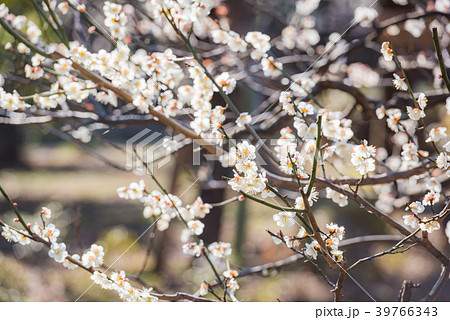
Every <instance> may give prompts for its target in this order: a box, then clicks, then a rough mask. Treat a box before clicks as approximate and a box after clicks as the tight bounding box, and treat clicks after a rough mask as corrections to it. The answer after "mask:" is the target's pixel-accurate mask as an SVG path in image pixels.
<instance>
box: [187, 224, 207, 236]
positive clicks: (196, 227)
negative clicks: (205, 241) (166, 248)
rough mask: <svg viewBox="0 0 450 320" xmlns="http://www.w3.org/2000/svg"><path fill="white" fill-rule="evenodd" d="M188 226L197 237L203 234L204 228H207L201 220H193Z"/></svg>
mask: <svg viewBox="0 0 450 320" xmlns="http://www.w3.org/2000/svg"><path fill="white" fill-rule="evenodd" d="M187 225H188V228H189V230H190V231H191V233H192V234H195V235H197V236H199V235H201V234H202V233H203V228H204V227H205V225H204V223H202V222H201V221H199V220H191V221H189V222H188V223H187Z"/></svg>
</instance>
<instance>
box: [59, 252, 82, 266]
mask: <svg viewBox="0 0 450 320" xmlns="http://www.w3.org/2000/svg"><path fill="white" fill-rule="evenodd" d="M71 258H72V259H73V260H75V261H78V262H80V256H79V255H78V254H73V255H72V256H71ZM80 263H81V262H80ZM63 266H64V267H66V268H67V269H69V270H73V269H76V268H78V265H76V264H75V263H73V262H72V261H70V260H69V259H67V257H66V259H65V260H64V261H63Z"/></svg>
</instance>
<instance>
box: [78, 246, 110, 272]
mask: <svg viewBox="0 0 450 320" xmlns="http://www.w3.org/2000/svg"><path fill="white" fill-rule="evenodd" d="M104 256H105V253H104V252H103V247H102V246H99V245H96V244H93V245H91V248H90V249H89V250H88V251H87V252H86V253H84V254H83V256H82V258H81V261H82V263H83V265H84V266H85V267H86V268H90V267H94V268H97V267H100V266H102V265H103V257H104Z"/></svg>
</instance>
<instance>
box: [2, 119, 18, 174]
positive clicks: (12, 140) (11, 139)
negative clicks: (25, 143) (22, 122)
mask: <svg viewBox="0 0 450 320" xmlns="http://www.w3.org/2000/svg"><path fill="white" fill-rule="evenodd" d="M21 144H22V137H21V134H20V128H19V127H17V126H13V125H3V124H2V125H0V168H8V167H17V166H19V165H21V161H20V146H21Z"/></svg>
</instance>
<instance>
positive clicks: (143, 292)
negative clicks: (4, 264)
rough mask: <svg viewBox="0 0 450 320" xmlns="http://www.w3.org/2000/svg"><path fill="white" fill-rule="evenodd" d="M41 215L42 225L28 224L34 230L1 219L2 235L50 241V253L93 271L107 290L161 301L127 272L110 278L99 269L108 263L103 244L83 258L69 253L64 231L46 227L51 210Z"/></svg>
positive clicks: (71, 265) (130, 298) (66, 264)
mask: <svg viewBox="0 0 450 320" xmlns="http://www.w3.org/2000/svg"><path fill="white" fill-rule="evenodd" d="M39 215H40V216H41V218H40V219H41V222H42V225H41V224H40V223H38V222H35V223H34V224H33V225H31V224H29V225H27V227H28V228H29V230H30V231H31V233H28V231H22V230H19V229H18V228H15V227H13V226H10V225H7V224H5V223H4V222H0V225H1V227H2V233H1V235H2V236H3V237H4V238H5V239H6V240H7V241H8V242H15V243H18V244H21V245H24V246H25V245H29V244H30V243H31V241H32V240H33V241H42V242H44V243H46V244H47V245H48V246H49V251H48V256H49V257H50V258H52V259H53V260H55V261H56V262H58V263H60V264H62V265H63V266H64V267H66V268H67V269H70V270H72V269H75V268H78V267H83V268H84V269H86V270H88V271H89V272H91V273H92V276H91V279H92V280H93V281H94V282H95V283H96V284H98V285H100V286H101V287H102V288H103V289H109V290H114V291H116V292H117V293H118V294H119V296H120V297H121V298H122V299H123V300H124V301H146V302H147V301H157V300H158V298H157V297H155V296H153V295H152V294H151V291H152V288H149V289H145V288H144V289H137V288H134V287H133V286H131V284H130V283H129V281H128V279H127V278H126V275H125V272H124V271H119V272H112V273H111V276H110V277H108V276H107V275H106V273H104V272H101V271H99V270H97V269H96V268H99V267H101V266H102V265H103V262H104V256H105V253H104V250H103V247H102V246H100V245H97V244H92V245H91V247H90V248H89V249H88V250H87V251H86V252H85V253H83V255H82V256H81V257H80V255H78V254H72V255H71V254H69V252H68V250H67V246H66V244H65V243H63V242H58V237H59V235H60V230H59V229H57V228H56V226H55V225H54V224H52V223H50V224H48V225H47V226H45V223H44V220H45V219H49V218H50V217H51V215H52V212H51V210H50V209H48V208H46V207H42V209H41V212H40V213H39ZM14 222H16V223H18V222H19V219H15V220H14ZM36 239H38V240H36Z"/></svg>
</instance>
